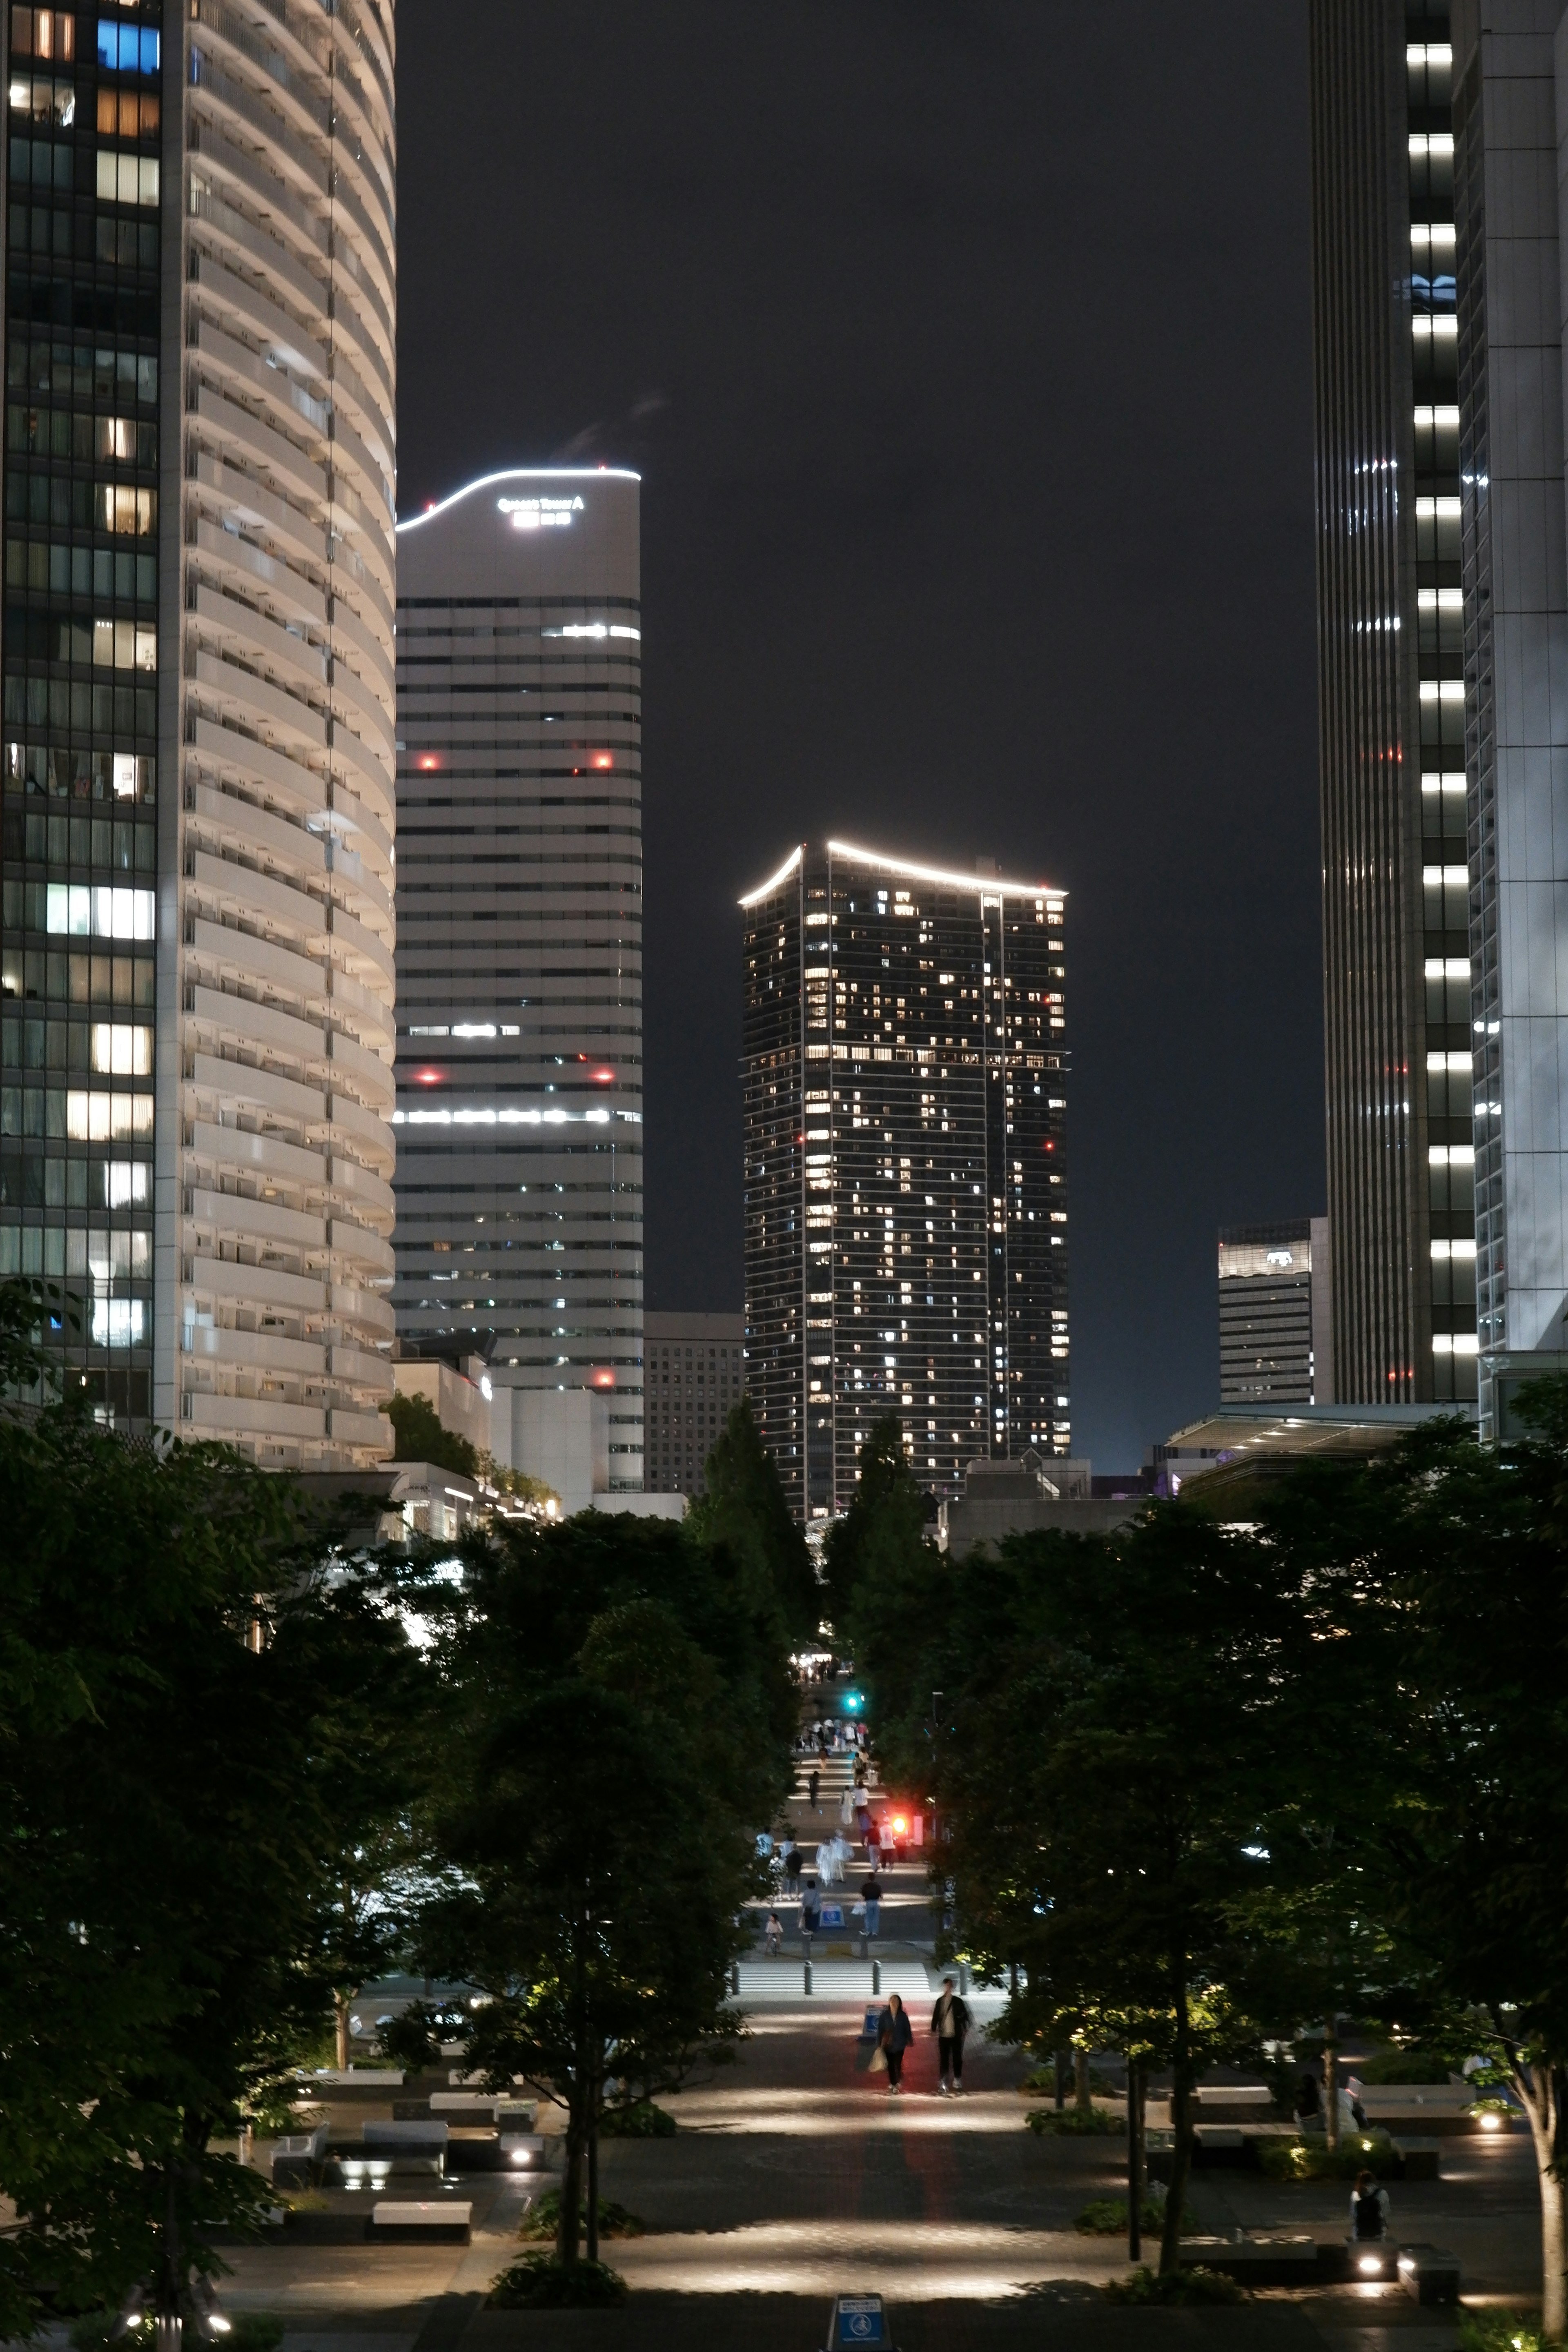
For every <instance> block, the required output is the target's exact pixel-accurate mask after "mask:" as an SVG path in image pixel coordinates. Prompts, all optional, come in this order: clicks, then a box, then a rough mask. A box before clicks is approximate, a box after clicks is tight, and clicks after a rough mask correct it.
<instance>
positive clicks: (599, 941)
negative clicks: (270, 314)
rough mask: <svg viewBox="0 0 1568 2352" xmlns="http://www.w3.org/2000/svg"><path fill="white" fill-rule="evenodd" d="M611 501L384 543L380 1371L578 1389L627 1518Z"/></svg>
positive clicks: (618, 739) (631, 852)
mask: <svg viewBox="0 0 1568 2352" xmlns="http://www.w3.org/2000/svg"><path fill="white" fill-rule="evenodd" d="M637 493H638V485H637V476H636V475H635V474H628V473H624V472H620V471H617V470H613V469H611V468H609V467H594V468H583V467H568V468H565V469H547V470H544V471H542V472H541V471H520V472H513V473H505V474H496V475H490V476H487V477H486V478H484V479H483V480H482V481H478V482H471V483H469V484H468V487H467V488H465V489H462V490H458V492H457V493H456V494H455V495H454V496H453V497H451V498H449V499H446V500H444V501H443V502H442V504H440V505H439V506H437V507H434V508H432V509H430V510H429V512H427V513H426V514H423V515H416V516H415V517H414V518H413V519H412V520H410V521H408V522H406V523H405V524H404V525H403V526H402V529H401V530H400V533H399V538H398V562H399V573H400V578H399V591H398V650H397V676H398V734H399V739H400V742H399V753H398V787H397V792H398V813H399V834H398V890H397V898H398V916H399V937H398V950H397V1031H398V1064H397V1089H398V1105H397V1110H396V1114H395V1118H396V1123H397V1127H398V1147H399V1148H398V1164H397V1240H396V1249H397V1283H396V1290H395V1299H396V1312H397V1328H398V1335H399V1339H400V1340H401V1343H402V1346H403V1349H404V1351H405V1353H407V1354H416V1355H423V1356H440V1357H445V1358H447V1359H449V1360H453V1361H458V1360H465V1359H467V1358H469V1357H475V1356H477V1357H482V1358H483V1359H484V1360H485V1361H486V1363H487V1365H488V1367H489V1379H490V1381H492V1383H493V1385H494V1387H495V1389H496V1390H497V1391H498V1392H500V1393H502V1396H503V1402H504V1392H505V1391H508V1390H512V1391H522V1390H530V1389H532V1390H539V1389H552V1390H573V1389H575V1390H581V1389H587V1388H596V1389H599V1390H601V1391H604V1392H605V1397H606V1401H607V1404H608V1414H609V1454H608V1475H609V1483H610V1487H611V1489H612V1490H622V1491H631V1492H634V1493H635V1492H637V1490H639V1489H640V1488H641V1486H642V1484H643V1376H642V1352H643V1346H642V1340H643V1308H642V1297H643V1279H642V1277H643V1259H642V1244H643V1181H642V606H641V603H640V601H639V600H640V593H641V591H640V584H639V555H638V537H637ZM514 1402H515V1400H514ZM496 1450H497V1452H498V1453H502V1454H505V1453H507V1437H506V1433H505V1432H504V1430H503V1432H502V1433H500V1438H499V1442H498V1444H497V1449H496ZM508 1458H509V1459H513V1458H515V1456H514V1455H512V1454H508Z"/></svg>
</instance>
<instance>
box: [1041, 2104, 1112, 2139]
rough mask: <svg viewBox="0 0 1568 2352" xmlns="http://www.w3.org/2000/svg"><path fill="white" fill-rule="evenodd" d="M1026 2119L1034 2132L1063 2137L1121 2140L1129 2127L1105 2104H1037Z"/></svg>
mask: <svg viewBox="0 0 1568 2352" xmlns="http://www.w3.org/2000/svg"><path fill="white" fill-rule="evenodd" d="M1024 2121H1025V2122H1026V2124H1027V2126H1028V2127H1029V2129H1030V2130H1031V2131H1032V2132H1038V2133H1040V2134H1042V2135H1047V2134H1048V2135H1049V2136H1050V2137H1052V2138H1058V2137H1060V2138H1062V2139H1111V2138H1115V2139H1120V2138H1121V2137H1122V2135H1123V2134H1124V2133H1125V2131H1126V2129H1127V2126H1126V2125H1125V2124H1124V2123H1123V2121H1122V2119H1121V2116H1113V2115H1112V2114H1111V2113H1110V2110H1109V2108H1106V2107H1088V2108H1079V2107H1063V2108H1062V2109H1061V2111H1060V2113H1059V2114H1058V2111H1057V2109H1056V2108H1055V2107H1045V2108H1040V2107H1037V2108H1036V2110H1035V2112H1034V2114H1033V2115H1032V2116H1025V2117H1024Z"/></svg>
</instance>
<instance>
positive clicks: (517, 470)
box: [397, 466, 642, 536]
mask: <svg viewBox="0 0 1568 2352" xmlns="http://www.w3.org/2000/svg"><path fill="white" fill-rule="evenodd" d="M641 480H642V476H641V475H640V474H634V473H632V472H631V471H630V469H629V468H628V467H625V466H509V467H507V468H506V470H505V471H504V472H503V473H500V474H481V475H480V476H479V479H478V480H477V481H472V482H465V483H464V485H463V487H462V488H461V489H460V490H454V491H453V492H452V493H451V495H450V497H449V498H445V499H437V503H436V504H435V505H434V506H433V507H426V509H425V512H424V513H423V514H416V515H410V516H409V518H408V520H407V521H406V522H400V523H399V524H398V526H397V530H398V533H399V535H400V536H401V534H402V533H403V532H404V531H405V530H418V528H419V526H420V524H421V523H422V522H434V521H435V520H436V518H437V515H444V514H445V513H446V511H447V508H448V507H455V506H456V505H458V501H459V500H460V499H471V498H472V497H473V495H474V492H475V491H476V490H489V489H493V488H495V486H496V484H497V483H498V482H640V481H641Z"/></svg>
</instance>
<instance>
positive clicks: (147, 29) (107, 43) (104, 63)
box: [98, 16, 158, 74]
mask: <svg viewBox="0 0 1568 2352" xmlns="http://www.w3.org/2000/svg"><path fill="white" fill-rule="evenodd" d="M98 62H99V64H100V66H101V67H102V68H104V70H105V72H107V73H144V74H154V73H156V72H157V70H158V28H157V26H155V25H116V24H115V23H114V22H113V21H112V20H111V19H110V18H109V17H107V16H100V18H99V20H98Z"/></svg>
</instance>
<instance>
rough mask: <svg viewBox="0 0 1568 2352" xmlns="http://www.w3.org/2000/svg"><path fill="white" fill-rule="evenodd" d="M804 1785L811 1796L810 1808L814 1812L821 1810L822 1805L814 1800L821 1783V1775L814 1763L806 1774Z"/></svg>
mask: <svg viewBox="0 0 1568 2352" xmlns="http://www.w3.org/2000/svg"><path fill="white" fill-rule="evenodd" d="M805 1785H806V1788H807V1790H809V1792H810V1796H811V1810H812V1811H813V1812H814V1813H819V1812H820V1811H822V1807H821V1806H820V1805H819V1804H818V1803H817V1801H816V1792H817V1790H818V1789H819V1788H820V1787H821V1785H822V1775H821V1773H820V1772H819V1771H818V1770H817V1769H816V1765H815V1764H814V1765H813V1766H812V1768H811V1770H810V1772H809V1773H808V1774H807V1775H806V1782H805Z"/></svg>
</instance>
